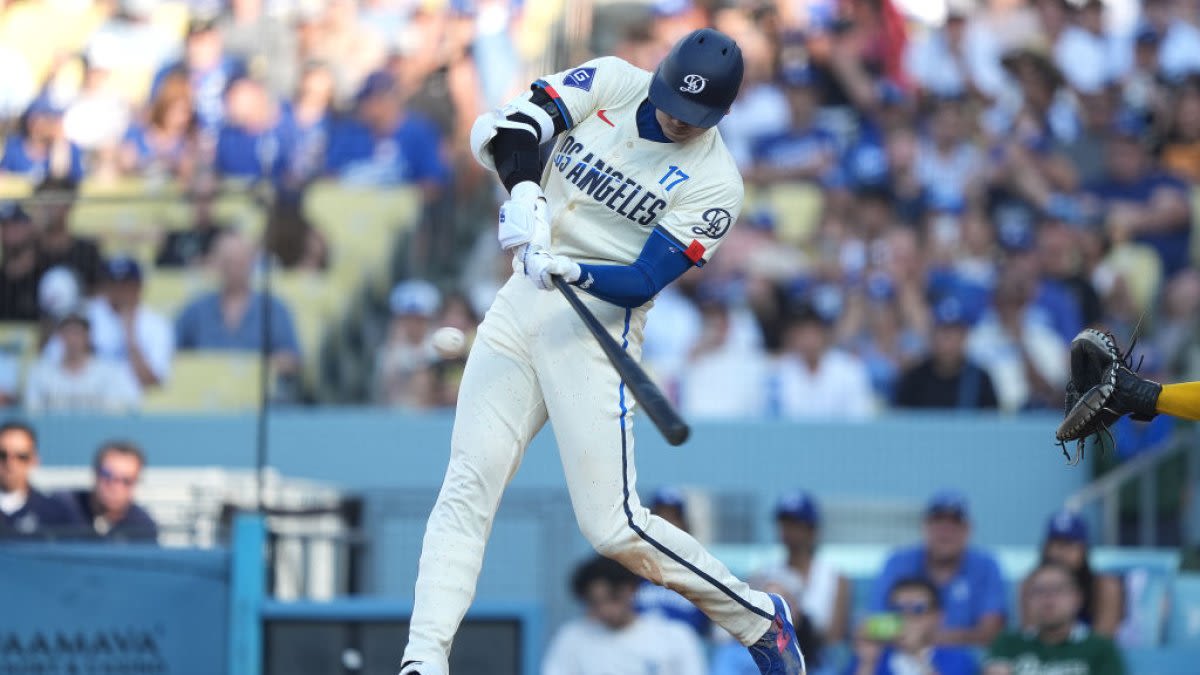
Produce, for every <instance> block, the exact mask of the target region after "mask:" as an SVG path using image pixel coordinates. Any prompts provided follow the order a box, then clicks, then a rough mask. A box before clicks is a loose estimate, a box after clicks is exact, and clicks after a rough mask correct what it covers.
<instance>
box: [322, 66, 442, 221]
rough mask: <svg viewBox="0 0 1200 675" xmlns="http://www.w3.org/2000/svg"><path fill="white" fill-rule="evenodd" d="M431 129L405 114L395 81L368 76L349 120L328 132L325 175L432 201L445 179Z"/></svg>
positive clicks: (439, 143) (439, 147)
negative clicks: (408, 187) (409, 190)
mask: <svg viewBox="0 0 1200 675" xmlns="http://www.w3.org/2000/svg"><path fill="white" fill-rule="evenodd" d="M443 157H444V149H443V147H442V138H441V134H440V133H439V132H438V129H437V126H436V125H435V124H434V123H433V122H432V121H430V120H429V119H427V118H425V116H423V115H421V114H420V113H418V112H416V111H413V110H408V109H407V108H406V107H405V105H404V97H403V92H401V91H400V83H399V82H398V81H397V80H396V78H395V76H394V75H392V74H391V73H390V72H388V71H385V70H379V71H376V72H374V73H371V75H370V76H368V77H367V79H366V81H365V82H363V85H362V88H361V89H360V90H359V92H358V95H357V96H356V97H355V99H354V115H353V117H352V118H350V119H345V120H341V121H340V122H338V123H337V124H335V125H334V126H333V130H332V132H331V136H330V139H329V148H328V150H327V151H326V153H325V171H326V173H328V174H331V175H333V176H336V177H338V178H339V179H341V180H342V181H344V182H347V183H353V184H356V185H377V186H383V185H400V184H412V185H416V186H417V187H420V188H421V189H422V190H423V191H424V193H425V194H426V196H427V197H433V196H435V195H437V194H438V193H439V192H440V191H441V189H442V188H443V187H444V185H445V183H446V181H447V180H448V179H449V176H450V169H449V167H447V166H446V164H445V162H444V160H443Z"/></svg>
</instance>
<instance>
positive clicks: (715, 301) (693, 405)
mask: <svg viewBox="0 0 1200 675" xmlns="http://www.w3.org/2000/svg"><path fill="white" fill-rule="evenodd" d="M699 310H700V320H701V324H700V336H699V337H698V339H697V340H696V342H695V344H693V345H692V347H691V350H690V351H689V353H688V355H687V365H686V366H685V367H684V368H683V369H682V370H681V371H680V373H679V378H678V386H679V394H678V396H679V407H680V410H681V411H683V413H684V414H686V415H688V416H689V417H697V418H700V417H703V418H708V419H717V418H720V419H747V418H756V417H761V416H762V414H763V393H764V391H763V389H764V387H763V383H764V382H766V378H767V369H768V364H767V361H766V359H765V358H764V356H763V354H762V353H761V351H760V350H759V349H758V346H757V345H747V344H743V342H744V341H743V340H739V339H738V336H737V335H736V328H735V327H734V326H733V323H734V321H735V318H734V316H733V314H734V312H735V311H736V310H735V309H734V308H731V307H730V306H729V303H728V301H726V300H725V299H723V298H718V297H713V298H704V299H703V300H702V301H701V302H700V306H699Z"/></svg>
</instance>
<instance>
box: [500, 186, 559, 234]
mask: <svg viewBox="0 0 1200 675" xmlns="http://www.w3.org/2000/svg"><path fill="white" fill-rule="evenodd" d="M542 233H544V234H542ZM496 234H497V238H498V239H499V240H500V246H501V247H502V248H503V249H504V250H506V251H507V250H509V249H512V248H514V247H517V246H520V245H522V244H528V243H530V242H531V241H534V240H540V239H545V241H540V242H536V243H540V244H541V247H542V248H544V247H546V246H549V245H550V242H549V235H550V220H549V217H548V215H547V206H546V197H545V196H543V195H542V187H541V186H540V185H538V184H537V183H534V182H533V181H528V180H527V181H521V182H520V183H517V184H516V185H514V186H513V189H512V194H511V195H510V196H509V199H508V201H506V202H504V203H503V204H501V205H500V226H499V228H498V230H497V233H496Z"/></svg>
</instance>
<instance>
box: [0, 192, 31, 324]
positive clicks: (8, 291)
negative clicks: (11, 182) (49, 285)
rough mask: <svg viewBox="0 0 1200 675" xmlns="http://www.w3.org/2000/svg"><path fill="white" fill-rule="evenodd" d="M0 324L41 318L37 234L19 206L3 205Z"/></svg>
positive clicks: (0, 220)
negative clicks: (39, 313) (1, 322)
mask: <svg viewBox="0 0 1200 675" xmlns="http://www.w3.org/2000/svg"><path fill="white" fill-rule="evenodd" d="M0 249H2V250H3V254H2V255H0V320H4V321H36V320H37V318H38V298H37V288H38V268H37V260H38V258H37V230H36V229H35V228H34V226H33V220H32V219H31V218H30V217H29V214H28V213H26V212H25V209H23V208H21V205H20V204H18V203H16V202H4V203H2V204H0Z"/></svg>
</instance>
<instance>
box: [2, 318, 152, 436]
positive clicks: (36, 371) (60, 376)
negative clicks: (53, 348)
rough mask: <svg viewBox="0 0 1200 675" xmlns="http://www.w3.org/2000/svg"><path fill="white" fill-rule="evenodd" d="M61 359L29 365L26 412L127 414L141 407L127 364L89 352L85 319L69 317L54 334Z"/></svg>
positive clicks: (89, 343)
mask: <svg viewBox="0 0 1200 675" xmlns="http://www.w3.org/2000/svg"><path fill="white" fill-rule="evenodd" d="M54 337H56V338H57V339H58V340H59V341H60V342H61V343H62V352H61V356H60V357H59V358H58V359H56V360H53V361H51V360H48V359H43V360H41V361H39V362H38V363H37V364H36V365H34V366H33V369H32V370H31V371H30V373H29V379H28V381H27V382H26V383H25V396H24V406H25V409H26V410H28V411H30V412H45V411H49V412H80V411H94V412H112V413H122V412H129V411H131V410H134V409H136V408H137V407H138V405H139V404H140V403H141V396H140V394H139V390H138V383H137V380H135V379H134V376H133V373H132V371H131V370H130V369H129V368H128V367H126V366H125V365H123V364H121V363H118V362H116V361H113V360H111V359H108V358H104V357H101V356H96V355H95V354H93V353H92V345H91V342H92V337H91V327H90V323H89V321H88V318H87V316H85V315H84V314H82V313H79V312H70V313H68V314H67V315H66V316H65V317H63V318H62V319H61V320H59V322H58V328H57V330H56V331H55V333H54Z"/></svg>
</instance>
